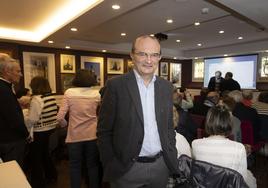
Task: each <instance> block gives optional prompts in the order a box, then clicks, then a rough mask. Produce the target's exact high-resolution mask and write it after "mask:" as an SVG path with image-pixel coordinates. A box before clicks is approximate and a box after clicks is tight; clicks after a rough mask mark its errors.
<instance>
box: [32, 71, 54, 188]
mask: <svg viewBox="0 0 268 188" xmlns="http://www.w3.org/2000/svg"><path fill="white" fill-rule="evenodd" d="M30 87H31V89H32V100H31V103H30V109H29V123H30V124H31V125H32V126H33V129H32V130H33V135H32V136H33V142H32V143H31V146H30V159H31V162H32V171H31V184H32V187H33V188H42V187H45V185H46V183H47V181H55V180H56V179H57V172H56V168H55V166H54V164H53V162H52V159H51V157H50V154H49V137H50V135H51V133H53V131H54V130H55V128H56V125H57V104H56V100H55V98H54V96H53V95H52V94H51V88H50V85H49V82H48V80H47V79H46V78H44V77H40V76H37V77H34V78H33V79H32V80H31V83H30Z"/></svg>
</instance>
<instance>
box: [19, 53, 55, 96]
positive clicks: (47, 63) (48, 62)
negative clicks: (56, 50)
mask: <svg viewBox="0 0 268 188" xmlns="http://www.w3.org/2000/svg"><path fill="white" fill-rule="evenodd" d="M22 54H23V75H24V84H25V87H26V88H30V86H29V85H30V82H31V80H32V78H33V77H35V76H43V77H45V78H47V79H48V81H49V84H50V87H51V89H52V92H56V78H55V77H56V76H55V56H54V54H49V53H36V52H23V53H22Z"/></svg>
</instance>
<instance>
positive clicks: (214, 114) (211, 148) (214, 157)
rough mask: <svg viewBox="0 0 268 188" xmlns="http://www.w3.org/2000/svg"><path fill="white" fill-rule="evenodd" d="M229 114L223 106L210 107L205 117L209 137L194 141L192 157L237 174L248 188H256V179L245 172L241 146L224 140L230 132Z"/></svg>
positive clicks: (243, 154) (245, 163)
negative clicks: (231, 170)
mask: <svg viewBox="0 0 268 188" xmlns="http://www.w3.org/2000/svg"><path fill="white" fill-rule="evenodd" d="M231 116H232V115H231V113H230V112H229V110H228V109H227V108H226V107H225V106H220V105H218V106H215V107H212V108H211V109H210V110H209V112H208V114H207V117H206V124H205V130H206V132H207V134H208V135H209V137H207V138H202V139H197V140H194V141H193V143H192V155H193V158H194V159H196V160H201V161H206V162H209V163H212V164H216V165H219V166H222V167H226V168H231V169H233V170H235V171H237V172H239V173H240V174H241V175H242V176H243V177H244V179H245V182H246V183H247V184H248V186H249V187H250V188H255V187H257V185H256V179H255V178H254V176H253V175H252V173H251V172H250V171H248V170H247V155H246V149H245V147H244V145H243V144H241V143H238V142H235V141H232V140H229V139H228V138H226V137H227V136H228V135H229V134H230V133H231V131H232V120H231Z"/></svg>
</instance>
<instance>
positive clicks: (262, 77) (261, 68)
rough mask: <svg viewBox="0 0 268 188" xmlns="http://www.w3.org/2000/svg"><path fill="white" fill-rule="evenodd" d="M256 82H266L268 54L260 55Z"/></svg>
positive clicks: (267, 80)
mask: <svg viewBox="0 0 268 188" xmlns="http://www.w3.org/2000/svg"><path fill="white" fill-rule="evenodd" d="M258 82H268V53H263V54H260V57H259V63H258Z"/></svg>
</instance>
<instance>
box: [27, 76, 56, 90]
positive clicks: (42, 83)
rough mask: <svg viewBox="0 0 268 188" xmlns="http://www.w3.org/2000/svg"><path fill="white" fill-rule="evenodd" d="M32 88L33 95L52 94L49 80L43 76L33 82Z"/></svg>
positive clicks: (35, 78) (37, 77)
mask: <svg viewBox="0 0 268 188" xmlns="http://www.w3.org/2000/svg"><path fill="white" fill-rule="evenodd" d="M30 87H31V89H32V94H33V95H44V94H48V93H51V88H50V85H49V82H48V80H47V79H46V78H45V77H42V76H36V77H34V78H33V79H32V80H31V83H30Z"/></svg>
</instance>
